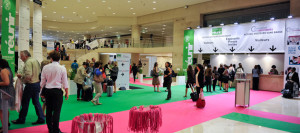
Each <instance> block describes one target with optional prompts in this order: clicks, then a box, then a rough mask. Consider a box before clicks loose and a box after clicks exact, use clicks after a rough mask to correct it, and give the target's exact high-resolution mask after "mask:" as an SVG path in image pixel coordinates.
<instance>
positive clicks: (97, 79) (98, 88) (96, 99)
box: [91, 62, 104, 105]
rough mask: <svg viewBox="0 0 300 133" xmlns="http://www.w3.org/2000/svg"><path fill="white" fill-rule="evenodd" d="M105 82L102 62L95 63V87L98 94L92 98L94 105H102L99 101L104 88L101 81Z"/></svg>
mask: <svg viewBox="0 0 300 133" xmlns="http://www.w3.org/2000/svg"><path fill="white" fill-rule="evenodd" d="M102 82H104V78H103V76H102V69H100V62H96V63H95V70H94V81H93V85H94V87H95V92H96V96H95V97H94V98H93V99H92V100H91V102H92V103H93V104H94V105H101V104H102V103H99V97H101V95H102V93H103V90H102V85H101V83H102Z"/></svg>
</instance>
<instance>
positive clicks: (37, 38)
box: [33, 4, 43, 63]
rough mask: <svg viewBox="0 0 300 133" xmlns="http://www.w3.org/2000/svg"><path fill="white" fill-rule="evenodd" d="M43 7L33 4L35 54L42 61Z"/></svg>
mask: <svg viewBox="0 0 300 133" xmlns="http://www.w3.org/2000/svg"><path fill="white" fill-rule="evenodd" d="M42 30H43V29H42V8H41V6H40V5H38V4H34V5H33V56H34V57H35V58H36V59H37V60H38V61H39V62H40V63H41V62H42V61H43V49H42V47H43V46H42Z"/></svg>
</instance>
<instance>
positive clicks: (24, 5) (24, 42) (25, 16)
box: [18, 0, 30, 70]
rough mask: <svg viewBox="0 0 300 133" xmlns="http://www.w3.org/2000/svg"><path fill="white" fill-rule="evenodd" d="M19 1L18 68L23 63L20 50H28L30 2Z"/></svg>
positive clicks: (27, 0) (25, 0)
mask: <svg viewBox="0 0 300 133" xmlns="http://www.w3.org/2000/svg"><path fill="white" fill-rule="evenodd" d="M19 3H20V5H19V36H18V52H19V59H18V69H19V70H22V66H23V64H24V63H23V62H22V60H21V58H20V52H21V51H23V50H28V51H29V28H30V2H29V0H19Z"/></svg>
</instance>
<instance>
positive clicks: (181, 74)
mask: <svg viewBox="0 0 300 133" xmlns="http://www.w3.org/2000/svg"><path fill="white" fill-rule="evenodd" d="M176 84H177V85H185V75H184V71H183V69H179V71H178V74H177V76H176Z"/></svg>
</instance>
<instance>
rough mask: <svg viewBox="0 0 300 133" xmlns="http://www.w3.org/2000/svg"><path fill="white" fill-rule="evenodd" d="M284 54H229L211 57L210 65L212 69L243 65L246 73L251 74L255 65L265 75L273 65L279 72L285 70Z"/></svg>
mask: <svg viewBox="0 0 300 133" xmlns="http://www.w3.org/2000/svg"><path fill="white" fill-rule="evenodd" d="M283 62H284V54H250V55H249V54H235V55H233V54H227V55H224V54H222V55H219V54H217V55H210V64H211V66H212V67H214V66H217V67H219V66H220V64H227V65H229V64H236V67H238V63H242V65H243V68H244V70H245V72H246V73H251V71H252V69H253V68H254V65H258V64H259V65H260V66H261V67H262V69H263V72H264V74H268V72H269V71H270V69H271V66H272V65H276V67H277V70H278V72H279V73H280V72H282V71H283V70H284V63H283Z"/></svg>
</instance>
